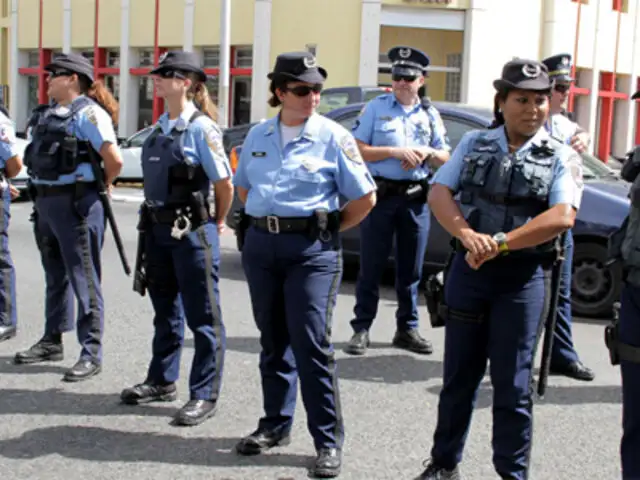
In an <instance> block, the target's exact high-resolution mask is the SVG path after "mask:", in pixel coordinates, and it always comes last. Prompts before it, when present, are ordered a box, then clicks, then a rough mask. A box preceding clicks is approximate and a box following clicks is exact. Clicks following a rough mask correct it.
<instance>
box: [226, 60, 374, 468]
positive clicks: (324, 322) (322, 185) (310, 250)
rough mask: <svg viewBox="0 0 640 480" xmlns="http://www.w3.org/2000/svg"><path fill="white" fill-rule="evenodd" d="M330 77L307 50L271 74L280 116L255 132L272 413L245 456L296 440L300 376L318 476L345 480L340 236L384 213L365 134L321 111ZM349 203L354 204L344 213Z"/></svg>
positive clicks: (258, 283)
mask: <svg viewBox="0 0 640 480" xmlns="http://www.w3.org/2000/svg"><path fill="white" fill-rule="evenodd" d="M326 77H327V72H326V71H325V70H324V69H323V68H321V67H319V66H317V64H316V59H315V57H314V56H313V55H311V54H310V53H306V52H301V53H285V54H282V55H279V56H278V58H277V59H276V64H275V68H274V71H273V72H272V73H270V74H269V75H268V78H269V79H270V80H271V86H270V90H271V93H272V98H271V100H270V101H269V104H270V105H271V106H272V107H278V106H280V107H281V108H280V112H279V114H278V115H277V116H276V117H275V118H273V119H270V120H267V121H265V122H263V123H261V124H259V125H256V126H255V127H253V128H252V129H251V131H250V132H249V134H248V136H247V138H246V140H245V142H244V145H243V148H242V153H241V156H240V161H239V164H238V168H237V171H236V174H235V176H234V184H235V185H236V187H237V191H238V196H239V198H240V200H241V201H242V202H243V203H244V204H245V213H246V217H245V220H246V224H248V230H247V231H246V240H245V243H244V247H243V249H242V264H243V267H244V271H245V274H246V277H247V282H248V284H249V291H250V294H251V302H252V307H253V314H254V317H255V321H256V324H257V326H258V329H259V330H260V343H261V346H262V352H261V354H260V372H261V377H262V389H263V405H264V410H265V415H264V417H262V418H261V419H260V421H259V423H258V428H257V430H256V431H254V432H253V433H251V434H250V435H249V436H247V437H245V438H243V439H242V440H241V441H240V442H239V443H238V445H237V446H236V450H237V452H238V453H239V454H242V455H253V454H259V453H261V452H262V451H264V450H266V449H268V448H270V447H273V446H276V445H284V444H287V443H288V442H289V432H290V430H291V425H292V422H293V413H294V410H295V403H296V390H297V378H298V371H299V373H300V381H301V388H302V400H303V402H304V405H305V408H306V410H307V415H308V425H309V430H310V433H311V435H312V437H313V440H314V443H315V447H316V451H317V457H316V460H315V463H314V465H313V467H312V469H311V474H312V475H315V476H317V477H322V478H332V477H335V476H337V475H339V472H340V468H341V464H342V445H343V438H344V427H343V423H342V412H341V409H340V400H339V393H338V384H337V377H336V363H335V358H334V351H333V345H332V343H331V338H330V337H331V321H332V313H333V308H334V305H335V303H336V297H337V292H338V288H339V284H340V281H341V277H342V251H341V245H340V238H339V232H340V231H344V230H347V229H349V228H351V227H354V226H356V225H357V224H358V223H360V222H361V221H362V219H363V218H364V217H365V216H366V215H367V214H368V213H369V211H370V210H371V208H373V206H374V204H375V183H374V182H373V178H372V177H371V175H370V174H369V172H368V170H367V168H366V166H365V164H364V162H363V160H362V157H361V156H360V154H359V152H358V148H357V146H356V143H355V140H354V138H353V136H352V135H351V134H350V133H349V132H347V131H346V130H345V129H344V128H342V127H341V126H340V125H338V124H336V123H334V122H333V121H331V120H329V119H327V118H325V117H323V116H320V115H318V114H317V113H315V109H316V107H317V106H318V103H319V101H320V91H321V89H322V83H323V82H324V80H325V79H326ZM340 195H342V196H344V197H346V199H347V200H348V201H349V202H348V203H347V204H346V206H345V207H344V208H343V209H342V211H340V210H339V207H340V205H339V197H340Z"/></svg>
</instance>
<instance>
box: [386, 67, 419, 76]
mask: <svg viewBox="0 0 640 480" xmlns="http://www.w3.org/2000/svg"><path fill="white" fill-rule="evenodd" d="M394 74H395V75H407V76H411V77H422V76H423V75H424V72H423V71H422V70H420V69H418V68H411V67H401V66H398V67H393V68H392V69H391V75H394Z"/></svg>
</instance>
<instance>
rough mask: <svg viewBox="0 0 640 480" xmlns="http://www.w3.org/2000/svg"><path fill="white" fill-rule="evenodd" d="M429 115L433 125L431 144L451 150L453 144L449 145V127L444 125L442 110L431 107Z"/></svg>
mask: <svg viewBox="0 0 640 480" xmlns="http://www.w3.org/2000/svg"><path fill="white" fill-rule="evenodd" d="M427 115H428V116H429V120H430V121H431V125H432V132H431V143H430V145H429V146H430V147H431V148H435V149H436V150H445V151H447V152H448V151H450V150H451V146H450V145H449V139H448V138H447V129H446V127H445V126H444V122H443V121H442V117H441V116H440V112H438V110H436V109H435V108H434V107H429V109H428V111H427Z"/></svg>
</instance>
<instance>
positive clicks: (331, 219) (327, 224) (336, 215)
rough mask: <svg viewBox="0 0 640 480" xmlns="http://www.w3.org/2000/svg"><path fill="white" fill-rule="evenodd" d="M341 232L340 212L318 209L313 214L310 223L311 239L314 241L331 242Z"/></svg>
mask: <svg viewBox="0 0 640 480" xmlns="http://www.w3.org/2000/svg"><path fill="white" fill-rule="evenodd" d="M314 218H315V220H314ZM339 230H340V212H339V211H335V212H329V210H325V209H318V210H316V211H315V212H314V213H313V217H312V218H311V219H310V221H309V238H310V239H311V240H314V241H315V240H320V241H321V242H325V243H327V242H330V241H331V240H332V239H333V238H334V235H335V234H337V233H338V231H339Z"/></svg>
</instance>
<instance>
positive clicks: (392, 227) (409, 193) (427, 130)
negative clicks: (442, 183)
mask: <svg viewBox="0 0 640 480" xmlns="http://www.w3.org/2000/svg"><path fill="white" fill-rule="evenodd" d="M388 56H389V58H390V60H391V62H392V69H391V77H392V81H393V84H392V85H393V93H390V94H387V95H381V96H379V97H377V98H375V99H374V100H372V101H371V102H369V103H368V104H367V105H366V107H365V108H364V110H363V111H362V113H361V114H360V117H359V118H358V119H357V120H356V122H355V124H354V127H353V135H354V137H355V139H356V140H357V142H358V147H359V148H360V152H361V154H362V157H363V158H364V160H365V162H367V166H368V167H369V171H370V172H371V174H372V175H373V178H374V179H375V181H376V183H377V185H378V202H377V204H376V206H375V208H374V209H373V211H372V212H371V215H369V216H368V217H367V218H366V219H365V220H364V221H363V222H362V225H361V227H360V274H359V276H358V283H357V286H356V305H355V308H354V313H355V318H354V319H353V320H352V321H351V326H352V328H353V330H354V332H355V333H354V335H353V337H352V338H351V340H350V342H349V344H348V345H347V347H346V349H345V351H346V352H347V353H350V354H353V355H363V354H364V353H365V352H366V350H367V347H368V346H369V329H370V328H371V325H372V323H373V320H374V318H375V317H376V313H377V311H378V300H379V284H380V281H381V278H382V274H383V272H384V270H385V267H386V266H387V262H388V258H389V254H390V253H391V246H392V243H393V237H394V235H395V238H396V249H395V252H394V257H395V264H396V292H397V297H398V309H397V312H396V324H397V331H396V334H395V336H394V338H393V345H394V346H396V347H398V348H404V349H407V350H410V351H413V352H416V353H421V354H430V353H431V352H432V351H433V348H432V346H431V343H430V342H429V341H427V340H426V339H424V338H422V337H421V336H420V333H419V331H418V284H419V283H420V280H421V277H422V265H423V263H424V254H425V250H426V247H427V240H428V237H429V221H430V213H429V209H428V208H427V205H426V196H427V190H428V178H429V176H430V175H431V172H432V171H433V169H434V168H437V167H439V166H440V165H442V164H443V163H444V162H446V161H447V159H448V158H449V150H450V149H449V145H448V144H447V139H446V132H445V128H444V124H443V123H442V119H441V118H440V114H439V113H438V111H437V110H436V109H435V108H434V107H433V106H431V105H429V104H428V103H427V104H426V105H423V103H422V101H421V99H420V98H419V96H418V91H419V90H420V88H421V87H422V86H423V85H424V76H425V74H426V68H427V66H428V65H429V57H427V56H426V55H425V54H424V53H423V52H421V51H419V50H416V49H414V48H411V47H394V48H392V49H391V50H390V51H389V53H388Z"/></svg>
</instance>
